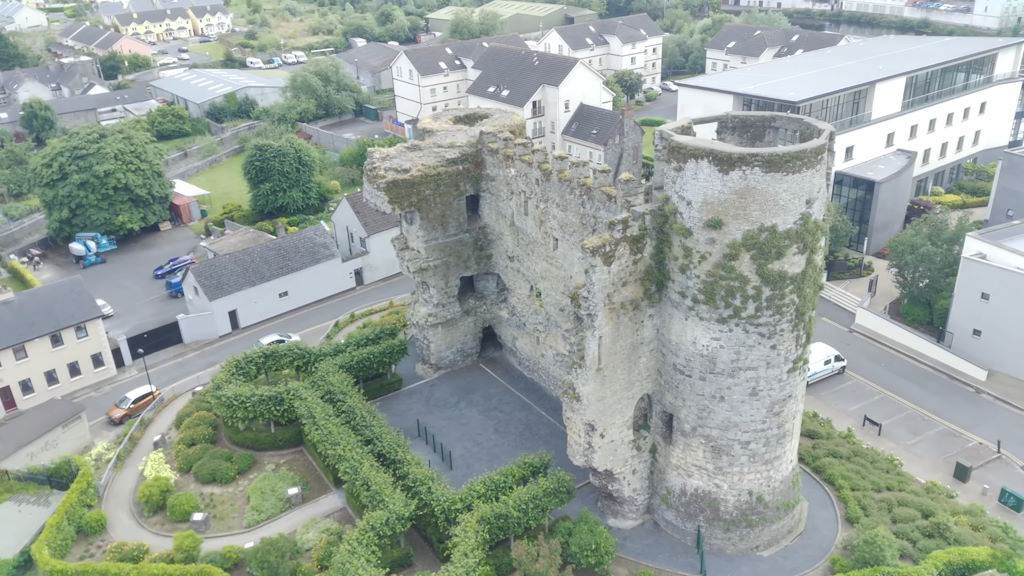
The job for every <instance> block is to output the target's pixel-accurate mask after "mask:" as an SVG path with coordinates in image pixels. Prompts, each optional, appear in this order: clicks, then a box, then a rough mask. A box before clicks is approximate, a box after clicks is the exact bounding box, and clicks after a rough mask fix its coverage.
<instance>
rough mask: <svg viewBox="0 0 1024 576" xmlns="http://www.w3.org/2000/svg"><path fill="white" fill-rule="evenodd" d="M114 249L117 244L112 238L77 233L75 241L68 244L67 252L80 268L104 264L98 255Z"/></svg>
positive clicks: (97, 234)
mask: <svg viewBox="0 0 1024 576" xmlns="http://www.w3.org/2000/svg"><path fill="white" fill-rule="evenodd" d="M116 248H117V242H116V241H114V238H113V237H112V236H106V235H104V234H100V233H99V232H79V233H78V234H75V241H74V242H71V243H70V244H68V251H69V252H71V256H72V257H74V259H75V262H76V263H78V264H79V265H80V266H81V267H82V268H87V267H89V266H92V265H93V264H102V263H104V262H106V260H104V259H103V257H102V256H100V253H101V252H109V251H111V250H114V249H116Z"/></svg>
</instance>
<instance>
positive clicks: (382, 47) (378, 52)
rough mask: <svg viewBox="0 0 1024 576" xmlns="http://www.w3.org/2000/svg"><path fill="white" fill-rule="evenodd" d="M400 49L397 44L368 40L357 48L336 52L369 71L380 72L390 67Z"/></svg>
mask: <svg viewBox="0 0 1024 576" xmlns="http://www.w3.org/2000/svg"><path fill="white" fill-rule="evenodd" d="M401 51H402V48H401V47H399V46H392V45H390V44H385V43H383V42H370V43H368V44H366V45H365V46H360V47H359V48H352V49H351V50H345V51H344V52H342V53H340V54H338V58H340V59H341V60H343V61H345V62H348V63H349V64H351V65H353V66H357V67H359V68H363V69H365V70H369V71H370V72H380V71H382V70H387V69H388V68H390V67H391V63H392V62H394V61H395V56H398V54H399V52H401Z"/></svg>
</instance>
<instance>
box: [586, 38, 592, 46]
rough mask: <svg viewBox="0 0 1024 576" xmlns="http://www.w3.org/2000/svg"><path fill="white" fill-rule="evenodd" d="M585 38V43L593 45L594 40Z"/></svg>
mask: <svg viewBox="0 0 1024 576" xmlns="http://www.w3.org/2000/svg"><path fill="white" fill-rule="evenodd" d="M586 40H587V44H590V45H591V46H593V45H594V41H593V40H591V39H590V38H587V39H586Z"/></svg>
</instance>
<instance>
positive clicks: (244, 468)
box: [231, 452, 256, 477]
mask: <svg viewBox="0 0 1024 576" xmlns="http://www.w3.org/2000/svg"><path fill="white" fill-rule="evenodd" d="M255 464H256V456H254V455H253V454H251V453H249V452H235V453H234V454H232V455H231V465H232V466H234V467H235V476H236V477H238V476H241V475H242V474H245V473H246V472H248V471H249V470H252V467H253V466H254V465H255Z"/></svg>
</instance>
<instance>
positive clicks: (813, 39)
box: [704, 24, 851, 74]
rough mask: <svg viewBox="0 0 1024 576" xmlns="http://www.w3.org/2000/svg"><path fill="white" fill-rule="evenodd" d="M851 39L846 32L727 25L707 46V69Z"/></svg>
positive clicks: (722, 69)
mask: <svg viewBox="0 0 1024 576" xmlns="http://www.w3.org/2000/svg"><path fill="white" fill-rule="evenodd" d="M849 42H851V39H850V37H849V36H847V35H845V34H837V33H835V32H815V31H813V30H804V29H803V28H798V27H796V26H791V27H789V28H765V27H763V26H749V25H747V24H726V25H725V26H723V27H722V29H721V30H719V31H718V33H717V34H715V35H714V36H713V37H712V38H711V40H709V41H708V43H707V45H706V46H705V47H704V53H705V60H704V72H705V73H706V74H711V73H713V72H725V71H727V70H731V69H733V68H742V67H744V66H750V65H751V64H757V63H759V62H768V61H769V60H774V59H775V58H785V57H787V56H796V55H797V54H803V53H804V52H811V51H813V50H821V49H822V48H829V47H832V46H838V45H840V44H847V43H849Z"/></svg>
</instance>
